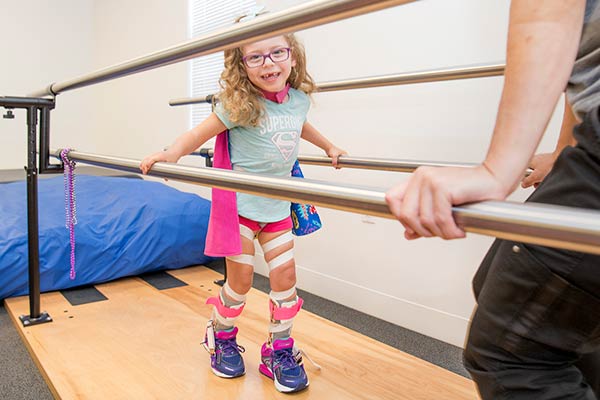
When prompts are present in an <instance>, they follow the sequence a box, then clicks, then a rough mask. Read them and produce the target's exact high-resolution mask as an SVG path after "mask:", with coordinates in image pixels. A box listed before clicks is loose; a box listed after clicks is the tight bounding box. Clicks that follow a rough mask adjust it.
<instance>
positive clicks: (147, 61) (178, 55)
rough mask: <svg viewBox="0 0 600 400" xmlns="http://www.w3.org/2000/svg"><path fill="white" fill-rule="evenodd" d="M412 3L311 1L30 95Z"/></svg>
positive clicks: (56, 91) (401, 0)
mask: <svg viewBox="0 0 600 400" xmlns="http://www.w3.org/2000/svg"><path fill="white" fill-rule="evenodd" d="M412 1H414V0H383V1H381V0H314V1H310V2H307V3H304V4H301V5H298V6H296V7H291V8H288V9H285V10H282V11H279V12H275V13H271V14H266V15H264V16H260V17H257V18H255V19H253V20H250V21H248V22H244V23H240V24H235V25H232V26H230V27H227V28H224V29H220V30H217V31H214V32H211V33H209V34H207V35H204V36H202V37H200V38H197V39H194V40H190V41H188V42H185V43H182V44H179V45H177V46H173V47H169V48H167V49H165V50H161V51H158V52H155V53H152V54H149V55H146V56H143V57H139V58H135V59H133V60H130V61H126V62H123V63H121V64H117V65H113V66H111V67H107V68H104V69H101V70H98V71H95V72H92V73H90V74H87V75H83V76H80V77H77V78H74V79H70V80H67V81H64V82H58V83H53V84H50V85H49V86H48V87H47V88H45V89H42V90H39V91H37V92H34V94H32V96H37V97H41V96H53V95H57V94H59V93H62V92H65V91H67V90H73V89H77V88H80V87H84V86H88V85H93V84H96V83H100V82H104V81H108V80H111V79H116V78H120V77H123V76H126V75H131V74H134V73H137V72H142V71H146V70H150V69H154V68H158V67H162V66H165V65H169V64H173V63H175V62H180V61H184V60H188V59H191V58H195V57H199V56H203V55H206V54H210V53H215V52H217V51H222V50H225V49H228V48H232V47H237V46H241V45H243V44H246V43H250V42H253V41H258V40H262V39H266V38H269V37H273V36H278V35H282V34H285V33H289V32H294V31H298V30H302V29H307V28H312V27H315V26H319V25H323V24H326V23H329V22H334V21H338V20H342V19H345V18H350V17H354V16H357V15H362V14H366V13H370V12H373V11H378V10H383V9H385V8H389V7H393V6H397V5H401V4H406V3H410V2H412Z"/></svg>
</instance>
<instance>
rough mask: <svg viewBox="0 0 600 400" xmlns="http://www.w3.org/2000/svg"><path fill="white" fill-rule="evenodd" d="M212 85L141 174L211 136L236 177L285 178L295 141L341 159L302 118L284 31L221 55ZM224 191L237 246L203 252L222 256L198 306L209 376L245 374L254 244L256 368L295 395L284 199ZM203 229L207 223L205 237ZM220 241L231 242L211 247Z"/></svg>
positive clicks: (303, 98) (290, 38) (302, 81)
mask: <svg viewBox="0 0 600 400" xmlns="http://www.w3.org/2000/svg"><path fill="white" fill-rule="evenodd" d="M220 84H221V87H222V91H221V93H219V96H218V98H219V103H218V104H217V106H216V108H215V111H214V112H213V113H212V114H211V115H210V116H209V117H208V118H207V119H206V120H204V121H203V122H202V123H200V124H199V125H198V126H196V127H195V128H193V129H191V130H190V131H188V132H186V133H184V134H183V135H181V136H180V137H178V138H177V139H176V140H175V142H174V143H173V144H172V145H171V146H170V147H169V148H168V150H165V151H161V152H158V153H155V154H152V155H150V156H148V157H146V158H144V160H142V162H141V164H140V169H141V170H142V172H143V173H147V172H148V171H149V170H150V168H151V167H152V165H153V164H154V163H155V162H160V161H165V162H177V161H178V160H179V158H181V157H182V156H184V155H186V154H189V153H191V152H192V151H194V150H195V149H196V148H198V147H199V146H201V145H202V144H203V143H205V142H206V141H207V140H209V139H210V138H212V137H214V136H216V135H218V134H220V133H222V135H219V137H218V138H217V144H216V146H215V163H217V147H218V146H219V143H220V145H221V146H223V144H224V146H225V157H227V156H229V158H230V161H231V167H232V168H233V169H234V170H238V171H247V172H253V173H258V174H268V175H274V176H282V177H289V176H290V171H291V170H292V166H293V164H294V162H295V161H296V159H297V156H298V146H299V140H300V138H302V139H305V140H307V141H309V142H310V143H312V144H314V145H316V146H318V147H320V148H321V149H323V150H324V151H325V152H326V153H327V155H328V156H329V157H331V158H332V160H333V166H334V167H337V162H338V157H339V156H340V155H342V154H346V152H345V151H343V150H341V149H340V148H338V147H336V146H335V145H333V144H332V143H331V142H329V141H328V140H327V139H326V138H325V137H324V136H323V135H321V134H320V133H319V132H318V131H317V130H316V129H315V128H314V127H313V126H312V125H311V124H310V123H308V122H307V121H306V114H307V112H308V109H309V106H310V101H309V96H308V95H310V93H311V92H313V91H314V89H315V84H314V82H313V80H312V78H311V77H310V75H309V74H308V73H307V71H306V56H305V53H304V48H303V47H302V45H301V44H300V43H299V42H298V41H297V39H296V38H295V37H294V35H293V34H288V35H283V36H277V37H274V38H270V39H266V40H261V41H258V42H255V43H252V44H248V45H244V46H242V47H241V48H237V49H232V50H226V51H225V69H224V71H223V73H222V74H221V81H220ZM220 139H224V141H220ZM227 139H228V141H229V143H228V144H227ZM227 150H229V152H230V154H227ZM215 166H217V165H216V164H215ZM214 193H215V191H213V209H212V211H211V214H213V213H216V211H215V207H217V206H219V204H220V203H219V202H221V201H222V199H223V197H222V196H215V194H214ZM220 193H221V192H220ZM226 193H230V194H231V195H232V196H235V197H233V199H234V207H233V209H234V210H235V207H236V206H237V215H235V213H233V215H230V216H231V217H233V218H235V230H236V236H235V241H237V240H238V236H237V232H238V229H239V240H240V241H241V243H240V244H241V246H239V248H238V249H237V251H236V250H234V251H225V252H222V251H212V253H209V251H207V254H210V255H226V256H227V257H226V263H227V281H226V282H225V284H224V285H223V288H222V289H221V291H220V293H219V296H217V297H213V298H210V299H208V300H207V303H208V304H212V305H213V306H214V309H213V314H212V318H211V320H210V321H209V323H208V325H207V330H206V338H205V346H206V347H207V349H208V350H209V351H210V353H211V367H212V370H213V372H214V373H215V374H216V375H218V376H220V377H223V378H233V377H237V376H241V375H243V374H244V373H245V367H244V361H243V359H242V356H241V354H240V352H243V351H244V349H243V347H241V346H239V345H238V344H237V342H236V335H237V333H238V328H237V327H235V321H236V318H237V317H238V316H239V315H240V314H241V312H242V310H243V308H244V305H245V303H246V294H247V293H248V291H249V290H250V288H251V287H252V276H253V272H254V267H253V257H254V242H253V241H254V239H256V238H257V239H258V241H259V243H260V245H261V246H262V249H263V252H264V256H265V261H266V262H267V263H268V266H269V271H270V272H269V280H270V284H271V292H270V294H269V297H270V301H269V310H270V315H271V322H270V324H269V336H268V340H267V341H266V342H265V343H264V344H263V346H262V350H261V356H262V357H261V358H262V363H261V365H260V368H259V369H260V372H261V373H263V374H264V375H266V376H268V377H269V378H271V379H273V381H274V383H275V387H276V388H277V390H279V391H280V392H296V391H299V390H302V389H304V388H306V387H307V386H308V378H307V376H306V372H305V371H304V367H303V365H302V362H301V357H300V354H299V352H298V350H297V349H296V348H295V346H294V339H292V337H291V331H292V323H293V320H294V317H295V316H296V314H297V313H298V311H299V310H300V308H301V307H302V299H301V298H299V297H298V295H297V294H296V270H295V267H296V266H295V261H294V255H293V247H294V242H293V236H292V233H291V228H292V220H291V218H290V202H289V201H282V200H276V199H271V198H264V197H258V196H252V195H248V194H244V193H237V194H234V193H232V192H226ZM221 194H222V193H221ZM228 209H229V210H231V208H228ZM211 216H212V215H211ZM211 224H213V221H212V220H211ZM210 231H211V227H210V226H209V236H210ZM229 241H231V239H229V240H225V241H221V242H229ZM221 244H222V245H227V243H221ZM234 245H235V243H234ZM208 247H209V238H207V248H208ZM220 247H222V246H220ZM234 247H235V246H234Z"/></svg>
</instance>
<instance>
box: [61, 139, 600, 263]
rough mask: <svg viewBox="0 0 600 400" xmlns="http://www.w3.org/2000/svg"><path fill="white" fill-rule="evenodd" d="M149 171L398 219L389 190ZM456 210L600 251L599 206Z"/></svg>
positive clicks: (472, 222)
mask: <svg viewBox="0 0 600 400" xmlns="http://www.w3.org/2000/svg"><path fill="white" fill-rule="evenodd" d="M52 154H53V155H54V156H55V157H59V156H60V150H53V151H52ZM69 158H71V159H72V160H75V161H80V162H84V163H87V164H92V165H96V166H100V167H106V168H111V169H117V170H121V171H127V172H134V173H139V172H140V170H139V165H140V160H135V159H127V158H121V157H114V156H107V155H100V154H91V153H83V152H79V151H71V152H69ZM148 175H151V176H157V177H162V178H169V179H174V180H179V181H184V182H189V183H194V184H198V185H202V186H211V187H217V188H221V189H227V190H234V191H237V192H243V193H249V194H254V195H259V196H264V197H271V198H277V199H283V200H292V201H296V202H306V203H312V204H315V205H319V206H323V207H328V208H333V209H337V210H342V211H348V212H355V213H360V214H367V215H373V216H377V217H382V218H389V219H394V217H393V215H392V214H391V213H390V211H389V209H388V207H387V204H386V202H385V192H384V191H383V190H381V189H376V188H368V187H361V186H347V185H341V184H336V183H331V182H323V181H317V180H310V179H299V178H279V177H272V176H263V175H257V174H251V173H247V172H239V171H229V170H223V169H219V168H199V167H191V166H185V165H179V164H173V163H162V162H161V163H156V164H154V166H153V167H152V169H151V170H150V172H149V174H148ZM452 212H453V215H454V218H455V219H456V221H457V223H458V224H460V225H461V226H462V227H463V229H465V230H466V231H467V232H473V233H479V234H483V235H488V236H495V237H498V238H501V239H508V240H515V241H521V242H526V243H533V244H539V245H543V246H550V247H558V248H563V249H569V250H576V251H583V252H588V253H593V254H600V211H596V210H583V209H577V208H572V207H563V206H554V205H546V204H535V203H525V204H522V203H513V202H507V201H504V202H502V201H485V202H481V203H475V204H470V205H462V206H457V207H453V208H452Z"/></svg>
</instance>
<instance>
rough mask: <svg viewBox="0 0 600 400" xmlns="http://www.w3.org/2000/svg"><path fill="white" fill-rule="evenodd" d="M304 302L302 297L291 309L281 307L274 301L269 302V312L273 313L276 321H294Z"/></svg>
mask: <svg viewBox="0 0 600 400" xmlns="http://www.w3.org/2000/svg"><path fill="white" fill-rule="evenodd" d="M303 303H304V300H302V297H298V301H297V302H296V304H294V305H293V306H291V307H279V306H276V305H275V303H273V300H271V301H269V310H270V311H271V316H272V318H273V319H274V320H276V321H281V320H285V319H292V318H294V317H295V316H296V314H298V312H299V311H300V309H301V308H302V304H303Z"/></svg>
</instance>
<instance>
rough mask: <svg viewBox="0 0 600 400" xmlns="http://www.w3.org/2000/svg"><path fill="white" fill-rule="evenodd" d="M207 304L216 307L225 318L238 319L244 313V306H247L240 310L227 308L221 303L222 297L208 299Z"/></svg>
mask: <svg viewBox="0 0 600 400" xmlns="http://www.w3.org/2000/svg"><path fill="white" fill-rule="evenodd" d="M206 304H212V305H213V306H215V308H216V309H217V312H218V313H219V315H221V316H223V317H225V318H235V317H238V316H239V315H240V314H241V313H242V310H243V309H244V306H245V305H246V304H243V305H242V306H241V307H240V308H231V307H227V306H226V305H225V304H223V303H222V302H221V297H220V296H215V297H209V298H208V299H206Z"/></svg>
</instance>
